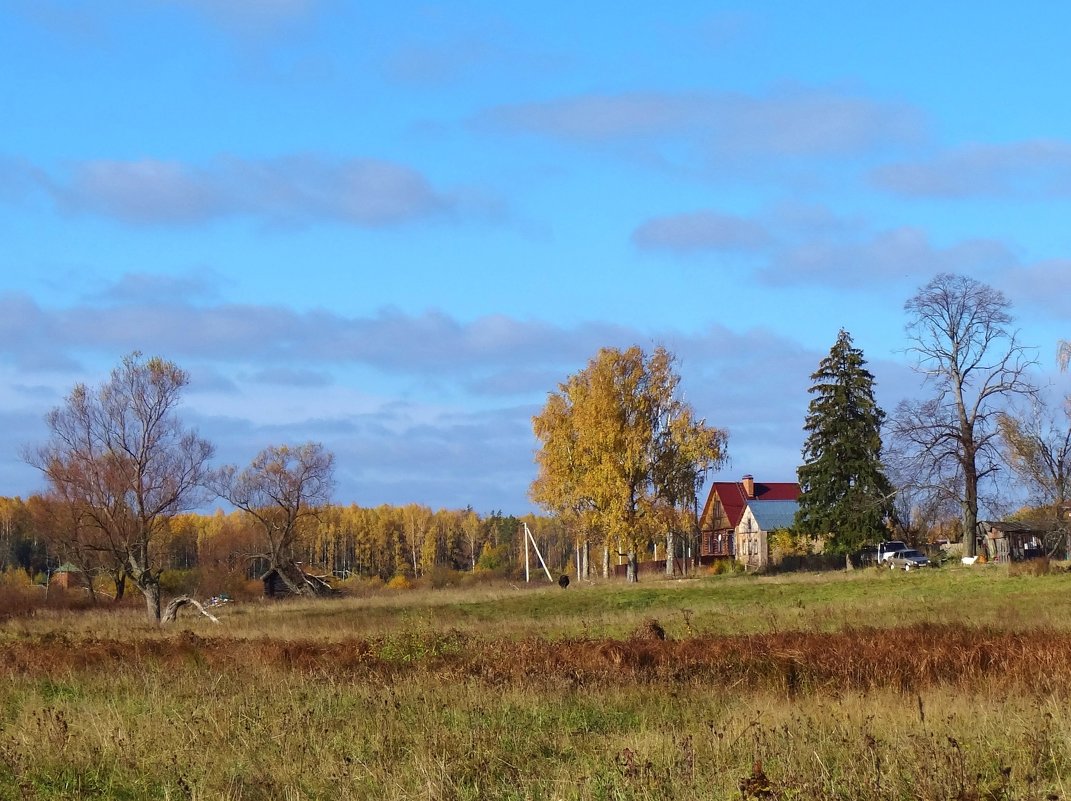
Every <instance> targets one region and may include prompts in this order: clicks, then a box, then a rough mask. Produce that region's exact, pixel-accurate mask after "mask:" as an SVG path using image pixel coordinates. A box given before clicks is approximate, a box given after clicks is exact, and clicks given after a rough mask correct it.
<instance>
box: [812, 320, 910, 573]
mask: <svg viewBox="0 0 1071 801" xmlns="http://www.w3.org/2000/svg"><path fill="white" fill-rule="evenodd" d="M865 365H866V360H865V359H864V358H863V352H862V351H861V350H860V349H859V348H856V347H853V346H852V338H851V335H849V334H848V332H847V331H844V330H843V329H842V330H841V332H840V334H839V335H838V336H837V341H836V343H835V344H834V345H833V347H832V348H831V349H830V351H829V355H828V356H826V357H825V358H824V359H822V361H821V362H820V363H819V365H818V370H817V371H816V372H815V373H814V374H813V375H812V376H811V381H812V382H813V385H812V386H811V388H810V390H808V391H809V392H810V393H811V394H812V396H813V397H812V398H811V402H810V405H809V406H808V408H807V419H806V421H805V423H804V426H803V428H804V430H805V431H806V432H807V440H806V442H804V444H803V462H804V464H803V466H802V467H800V468H799V470H798V477H799V483H800V492H801V495H800V507H799V511H798V512H797V514H796V521H795V528H796V530H797V531H798V532H801V533H806V534H810V535H811V536H826V537H828V540H827V548H831V549H832V550H834V551H839V552H849V551H853V550H855V549H857V548H859V547H861V546H862V545H864V544H865V543H867V542H872V541H875V540H880V539H882V538H883V537H884V534H885V531H886V528H885V521H886V520H887V519H888V518H889V517H891V515H892V512H893V499H892V496H893V490H892V485H891V484H890V482H889V479H888V478H887V477H886V475H885V472H884V470H883V468H882V464H881V424H882V421H883V420H884V419H885V413H884V412H883V411H882V410H881V409H880V408H879V407H878V405H877V403H876V402H875V400H874V376H873V375H872V374H871V373H870V372H869V371H868V370H867V369H866V367H865Z"/></svg>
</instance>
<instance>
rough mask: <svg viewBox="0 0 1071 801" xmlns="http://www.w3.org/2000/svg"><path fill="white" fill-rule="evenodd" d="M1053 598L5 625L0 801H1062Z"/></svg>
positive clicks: (980, 593) (837, 589) (738, 583)
mask: <svg viewBox="0 0 1071 801" xmlns="http://www.w3.org/2000/svg"><path fill="white" fill-rule="evenodd" d="M982 579H985V580H987V581H989V585H988V588H986V587H985V585H984V584H983V583H982V581H981V580H982ZM1069 581H1071V577H1068V576H1066V575H1065V574H1060V573H1054V574H1051V575H1041V576H1033V575H1027V576H1009V575H1007V572H1006V571H1003V572H1000V571H988V572H986V573H981V572H978V573H968V572H963V573H961V574H953V573H950V574H947V575H946V574H940V573H938V572H936V571H935V572H934V573H933V574H924V575H920V576H914V575H913V576H905V575H896V576H887V575H885V574H881V575H877V574H871V573H868V574H865V575H863V576H862V577H860V576H858V575H855V576H851V577H839V576H830V577H828V578H826V577H801V578H799V579H798V580H796V581H793V580H791V579H785V578H783V577H782V578H778V579H776V580H759V581H756V580H754V579H748V580H743V581H742V580H739V579H735V578H734V579H720V578H719V579H710V580H706V581H701V582H691V583H689V582H678V583H673V584H669V583H665V584H661V583H659V584H656V583H654V582H652V583H650V584H649V585H648V586H646V587H641V588H638V589H622V588H618V587H598V588H583V589H582V591H581V592H577V593H573V592H572V590H570V591H568V592H566V593H562V592H561V591H559V590H557V588H554V590H553V591H549V590H547V591H530V592H525V591H518V590H514V589H512V588H510V587H508V586H507V587H497V588H494V587H492V588H480V589H477V590H473V591H472V592H471V593H469V594H465V593H460V592H457V591H454V590H448V591H444V592H443V593H430V592H427V593H424V592H413V593H405V592H402V593H392V594H389V595H388V594H386V593H384V594H376V595H375V596H374V597H371V598H367V599H360V600H353V601H343V602H334V603H326V604H324V603H306V602H298V603H293V604H279V605H262V604H248V605H238V606H235V607H224V608H223V610H222V611H221V614H222V615H223V624H222V625H221V626H218V627H216V626H212V625H211V624H210V623H208V622H206V621H203V620H202V619H200V618H196V617H190V618H185V619H184V621H183V623H182V624H181V626H180V628H179V629H177V630H163V631H161V630H157V629H154V628H150V627H148V626H146V625H145V624H144V623H142V622H141V618H140V616H138V615H137V612H136V610H129V611H125V610H119V611H118V612H111V613H104V612H90V613H86V614H81V615H74V616H72V614H71V613H69V612H61V611H58V610H47V609H46V610H40V611H38V612H35V614H34V615H33V616H19V617H15V618H12V619H11V620H9V621H8V622H7V623H4V624H2V625H0V799H3V800H4V801H6V799H76V798H77V799H81V798H101V799H103V798H108V799H111V798H116V799H119V798H123V799H140V798H153V799H160V798H174V799H179V798H186V799H216V798H225V799H230V801H237V799H244V800H249V801H255V800H257V799H289V800H290V801H297V799H317V798H337V799H372V798H374V799H388V800H389V801H393V800H395V799H397V800H399V801H400V800H401V799H450V800H453V799H457V800H458V801H461V800H462V799H548V800H549V799H577V801H596V800H599V801H601V800H603V799H606V800H607V801H609V800H610V799H614V800H615V801H630V800H631V799H682V800H690V799H712V798H713V799H730V798H741V797H742V794H743V797H769V798H779V799H819V800H820V801H826V799H829V800H830V801H832V799H861V800H862V801H869V800H871V799H873V800H874V801H877V800H878V799H882V800H884V799H890V800H891V799H924V800H925V799H934V801H937V799H955V800H956V801H971V800H973V799H978V800H979V801H981V799H1038V801H1041V800H1042V799H1050V800H1051V799H1056V798H1067V797H1068V795H1067V789H1066V787H1065V782H1066V781H1067V780H1068V777H1069V775H1071V720H1069V718H1068V716H1066V715H1065V714H1064V713H1063V710H1064V709H1065V708H1066V706H1067V702H1068V700H1069V699H1071V691H1069V688H1071V627H1069V626H1068V625H1067V622H1066V617H1067V615H1066V612H1067V602H1066V601H1064V600H1063V599H1064V598H1066V597H1068V592H1067V591H1068V589H1071V587H1069V586H1068V583H1069ZM801 601H802V602H803V608H802V609H801V608H800V606H799V603H800V602H801ZM682 602H683V603H682ZM972 605H973V606H972ZM934 608H938V609H954V610H956V614H949V615H945V616H944V617H947V618H950V620H947V621H945V622H941V623H934V622H926V621H925V620H924V619H920V618H925V617H926V616H928V615H930V614H932V610H933V609H934ZM1012 608H1015V609H1018V610H1019V611H1018V615H1009V614H1005V615H1004V616H1003V617H1000V616H999V615H998V614H997V613H998V611H999V610H1000V609H1004V610H1009V609H1012ZM889 609H899V610H900V614H898V615H889V614H884V610H889ZM814 610H821V611H820V612H819V613H818V614H819V616H821V617H822V619H821V620H812V621H810V622H806V620H805V619H806V617H807V615H808V613H814ZM715 611H720V614H721V619H720V620H719V621H718V622H717V624H716V625H708V624H707V623H706V617H707V616H709V615H710V614H712V613H713V612H715ZM972 613H973V614H974V619H972V618H971V615H972ZM749 616H750V617H749ZM830 618H832V620H830ZM727 619H728V620H729V621H730V622H732V621H735V623H736V627H737V628H738V629H739V631H737V632H727V631H726V629H727V628H729V627H730V623H727V622H726V620H727ZM867 619H870V620H871V621H872V622H871V624H870V625H857V624H856V621H859V620H867ZM875 621H876V622H875ZM902 621H903V622H905V623H904V625H900V623H901V622H902ZM1051 621H1057V622H1058V623H1059V624H1058V625H1051V624H1050V622H1051ZM877 623H881V624H882V625H878V624H877ZM663 637H664V639H663ZM757 763H758V764H757ZM764 792H765V793H768V795H765V796H764V795H762V793H764Z"/></svg>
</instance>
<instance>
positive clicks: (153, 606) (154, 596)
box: [136, 571, 160, 625]
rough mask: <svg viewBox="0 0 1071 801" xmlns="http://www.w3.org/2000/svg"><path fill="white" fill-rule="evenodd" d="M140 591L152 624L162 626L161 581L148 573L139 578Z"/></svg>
mask: <svg viewBox="0 0 1071 801" xmlns="http://www.w3.org/2000/svg"><path fill="white" fill-rule="evenodd" d="M136 580H137V585H138V589H139V590H141V594H142V595H143V596H145V614H146V615H147V616H148V618H149V622H150V623H155V624H157V625H159V624H160V580H159V579H157V578H154V577H153V576H152V575H151V574H150V573H149V572H148V571H146V572H145V573H143V574H142V575H141V576H138V577H137V579H136Z"/></svg>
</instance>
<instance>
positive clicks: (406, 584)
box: [387, 573, 413, 590]
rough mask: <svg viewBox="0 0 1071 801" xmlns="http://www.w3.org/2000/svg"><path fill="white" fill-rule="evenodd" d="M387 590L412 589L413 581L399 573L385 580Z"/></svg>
mask: <svg viewBox="0 0 1071 801" xmlns="http://www.w3.org/2000/svg"><path fill="white" fill-rule="evenodd" d="M387 589H388V590H411V589H413V582H412V581H410V580H409V578H408V577H407V576H404V575H402V574H401V573H399V574H398V575H397V576H395V577H394V578H392V579H391V580H390V581H388V582H387Z"/></svg>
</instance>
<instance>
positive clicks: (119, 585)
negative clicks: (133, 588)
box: [112, 570, 126, 603]
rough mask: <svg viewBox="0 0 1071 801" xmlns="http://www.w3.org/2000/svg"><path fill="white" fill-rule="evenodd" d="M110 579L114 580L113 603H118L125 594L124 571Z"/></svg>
mask: <svg viewBox="0 0 1071 801" xmlns="http://www.w3.org/2000/svg"><path fill="white" fill-rule="evenodd" d="M112 578H113V579H114V580H115V602H116V603H119V602H120V601H122V600H123V595H124V594H125V593H126V571H125V570H120V571H119V572H117V573H115V575H113V576H112Z"/></svg>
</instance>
